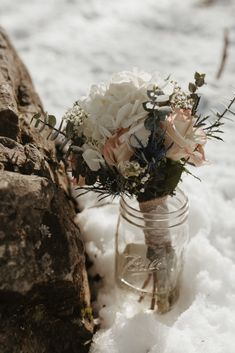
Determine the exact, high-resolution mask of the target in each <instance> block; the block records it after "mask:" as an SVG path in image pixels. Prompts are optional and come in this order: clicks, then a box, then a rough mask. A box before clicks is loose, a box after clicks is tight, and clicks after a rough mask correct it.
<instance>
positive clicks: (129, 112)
mask: <svg viewBox="0 0 235 353" xmlns="http://www.w3.org/2000/svg"><path fill="white" fill-rule="evenodd" d="M204 80H205V75H204V74H200V73H197V72H196V73H195V75H194V82H190V83H189V85H188V90H187V91H184V90H182V88H181V87H180V86H179V85H178V84H177V82H174V81H172V80H171V79H170V78H169V77H168V78H166V79H160V78H159V77H158V76H157V75H150V74H148V73H146V72H142V71H136V70H134V71H133V72H126V71H125V72H120V73H117V74H115V75H114V76H113V77H112V79H111V81H110V82H109V83H108V84H100V85H94V86H92V87H91V89H90V92H89V94H88V96H87V97H85V98H84V99H81V100H79V101H77V102H75V104H74V106H73V107H72V108H71V109H69V110H68V111H67V112H66V114H65V115H64V117H63V119H62V122H61V126H60V127H59V129H58V132H62V134H63V135H64V136H65V144H66V143H67V142H68V141H69V142H70V144H69V148H68V151H67V156H69V158H70V165H71V170H72V176H73V178H74V181H75V182H76V183H77V184H78V185H79V188H81V189H84V190H85V192H86V191H90V190H93V191H95V192H97V193H99V195H100V198H101V199H102V198H104V197H106V196H121V195H123V194H126V195H129V196H135V197H136V198H137V200H138V202H139V205H140V210H141V211H142V212H144V213H146V212H151V210H152V209H153V208H155V207H158V206H159V204H161V205H162V206H163V207H164V200H165V197H166V196H169V195H173V194H174V191H175V189H176V187H177V185H178V183H179V181H180V180H181V176H182V173H183V172H186V173H190V172H189V171H188V165H192V166H196V167H198V166H201V165H203V164H205V163H207V162H206V158H205V153H204V146H205V144H206V142H207V140H208V139H209V138H216V139H221V137H219V134H220V133H222V130H221V126H222V125H223V122H222V118H224V116H225V114H226V112H228V111H229V109H230V107H231V105H232V104H233V103H234V100H233V101H231V102H230V105H229V106H228V107H227V108H226V110H225V111H224V112H223V113H222V114H217V116H216V117H215V119H213V120H212V121H211V120H210V119H209V116H201V115H200V114H199V113H198V104H199V101H200V95H199V94H198V88H199V87H201V86H203V85H204V83H205V81H204ZM37 119H39V117H38V116H37ZM50 121H51V122H53V124H52V125H53V126H54V123H55V121H54V119H53V117H51V116H49V118H48V121H47V122H46V124H48V125H50ZM62 126H63V128H62ZM55 130H56V129H55ZM145 238H146V244H147V246H148V255H147V256H148V258H149V259H150V260H151V257H152V252H153V249H155V248H156V247H157V246H158V245H159V244H158V243H159V242H161V247H160V249H163V248H164V244H162V239H159V238H158V239H156V237H154V234H152V231H151V230H149V231H146V232H145ZM166 246H167V247H168V252H169V251H170V252H171V251H172V256H174V253H173V249H172V250H171V249H170V250H169V244H166ZM161 251H162V254H163V252H164V251H165V250H164V249H163V250H161ZM161 251H160V253H159V257H160V258H161ZM162 256H163V255H162ZM166 266H170V263H169V264H166ZM162 276H163V275H162ZM155 280H156V279H155ZM157 281H158V283H157V286H160V285H161V283H163V284H164V278H161V275H160V278H158V279H157ZM154 286H155V287H156V283H155V284H154ZM166 302H167V298H165V304H164V303H163V305H166ZM154 305H155V304H154V302H153V304H152V308H153V307H154ZM166 310H167V309H166Z"/></svg>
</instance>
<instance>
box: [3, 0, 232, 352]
mask: <svg viewBox="0 0 235 353" xmlns="http://www.w3.org/2000/svg"><path fill="white" fill-rule="evenodd" d="M234 15H235V1H234V0H230V1H229V0H214V1H212V4H211V5H210V6H203V1H202V0H187V1H178V0H158V1H156V0H145V1H141V0H135V1H134V0H119V1H108V0H86V1H82V0H44V1H43V0H41V1H37V0H20V1H17V0H11V1H9V0H1V3H0V23H1V25H2V26H4V27H5V28H6V30H7V31H8V33H9V34H10V35H11V37H12V39H13V40H14V44H15V46H16V47H17V49H18V50H19V52H20V54H21V56H22V58H23V60H24V62H25V63H26V65H27V66H28V68H29V69H30V72H31V74H32V77H33V80H34V83H35V86H36V88H37V90H38V92H39V94H40V96H41V97H42V100H43V102H44V105H45V107H46V109H47V111H48V112H50V113H54V114H56V115H57V116H61V115H62V114H63V112H64V111H65V110H66V109H67V108H68V107H70V106H71V105H72V103H73V101H74V100H76V99H77V98H78V97H81V96H82V95H83V94H85V93H86V92H87V90H88V88H89V86H90V85H91V84H92V83H95V82H100V81H102V80H106V79H108V78H109V76H110V74H111V73H112V72H115V71H120V70H123V69H130V68H132V67H134V66H137V67H139V68H142V69H144V70H147V71H155V70H157V71H159V72H160V73H161V74H162V75H166V76H167V75H168V74H169V73H170V74H172V77H173V78H174V79H176V80H178V81H179V82H180V83H182V85H183V86H184V85H185V84H186V83H187V82H188V81H189V80H191V78H192V75H193V73H194V71H196V70H197V71H199V72H206V73H207V82H208V84H207V86H206V87H205V88H203V89H202V91H203V93H204V103H203V106H202V108H203V109H204V110H208V108H209V107H217V108H218V107H219V103H220V102H224V97H230V96H231V94H232V86H233V87H234V74H235V25H234ZM224 28H228V29H229V38H230V45H229V53H228V59H227V63H226V66H225V69H224V73H223V76H222V78H221V79H220V80H216V79H215V76H216V72H217V70H218V67H219V63H220V58H221V52H222V47H223V31H224ZM224 140H225V143H221V142H210V143H208V146H207V158H208V159H209V160H210V161H211V165H209V166H206V167H203V168H200V169H197V170H194V173H196V175H197V176H199V177H200V178H201V179H202V182H199V181H198V180H196V179H194V178H192V177H190V176H187V177H185V178H184V183H183V185H182V186H183V189H184V190H185V192H186V193H187V195H188V196H189V200H190V215H189V224H190V241H189V244H188V247H187V250H186V254H185V269H184V273H183V281H182V289H181V296H180V299H179V301H178V303H177V305H176V306H175V308H174V309H173V310H172V311H171V312H169V313H168V314H166V315H162V316H160V315H157V314H156V313H153V312H151V311H148V310H145V309H144V308H143V306H142V305H141V304H138V303H136V301H135V300H134V298H133V297H132V295H131V294H130V293H129V294H126V293H123V292H120V290H118V289H116V287H115V283H114V276H113V273H114V234H115V229H116V222H117V215H118V204H117V202H116V204H112V205H106V206H104V207H99V208H94V207H91V206H92V205H95V203H96V199H95V198H94V196H93V195H88V196H87V197H83V198H81V200H80V203H81V206H82V207H83V208H84V210H83V212H82V213H81V214H80V215H78V217H77V221H78V222H79V225H80V227H81V230H82V234H83V237H84V240H85V242H86V249H87V252H88V254H89V256H90V258H91V260H92V261H93V262H94V266H93V268H92V272H93V273H94V274H95V273H98V274H99V275H100V276H102V277H103V282H102V286H101V288H100V289H99V294H98V300H97V303H96V304H95V307H96V308H97V310H99V313H100V318H101V329H100V330H99V331H98V332H97V333H96V335H95V337H94V342H93V345H92V348H91V352H92V353H101V352H102V353H106V352H107V353H123V352H128V353H146V352H148V353H182V352H187V353H204V352H206V353H234V343H235V281H234V278H235V263H234V262H235V173H234V166H235V124H234V122H230V121H228V122H226V128H225V134H224Z"/></svg>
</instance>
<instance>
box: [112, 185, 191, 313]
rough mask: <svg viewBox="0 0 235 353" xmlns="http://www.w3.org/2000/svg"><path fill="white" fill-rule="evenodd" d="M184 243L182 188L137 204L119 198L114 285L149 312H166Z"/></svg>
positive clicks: (171, 301)
mask: <svg viewBox="0 0 235 353" xmlns="http://www.w3.org/2000/svg"><path fill="white" fill-rule="evenodd" d="M187 241H188V199H187V197H186V196H185V194H184V192H183V191H182V190H180V189H179V188H177V189H176V191H175V194H174V195H173V196H166V197H163V198H159V199H155V200H151V201H147V202H142V203H139V202H138V201H137V200H136V199H135V198H129V197H128V196H123V197H122V198H121V199H120V213H119V219H118V225H117V232H116V266H115V270H116V281H117V284H118V286H120V287H121V288H123V289H126V290H130V291H133V292H134V293H135V294H136V300H137V301H139V302H143V303H145V304H146V306H147V307H148V308H150V309H152V310H157V311H158V312H159V313H162V314H163V313H165V312H168V311H169V310H170V309H171V308H172V306H173V305H174V304H175V302H176V301H177V299H178V297H179V291H180V277H181V273H182V269H183V254H184V249H185V246H186V244H187Z"/></svg>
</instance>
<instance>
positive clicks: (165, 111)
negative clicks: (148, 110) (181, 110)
mask: <svg viewBox="0 0 235 353" xmlns="http://www.w3.org/2000/svg"><path fill="white" fill-rule="evenodd" d="M171 113H172V109H171V107H168V106H164V107H161V108H159V110H158V111H157V112H156V115H157V117H158V118H159V119H160V120H161V121H164V120H166V117H167V116H169V115H170V114H171Z"/></svg>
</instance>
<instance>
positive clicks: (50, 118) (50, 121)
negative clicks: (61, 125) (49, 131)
mask: <svg viewBox="0 0 235 353" xmlns="http://www.w3.org/2000/svg"><path fill="white" fill-rule="evenodd" d="M47 122H48V124H49V125H50V126H52V127H54V126H55V125H56V117H55V116H54V115H48V116H47Z"/></svg>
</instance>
